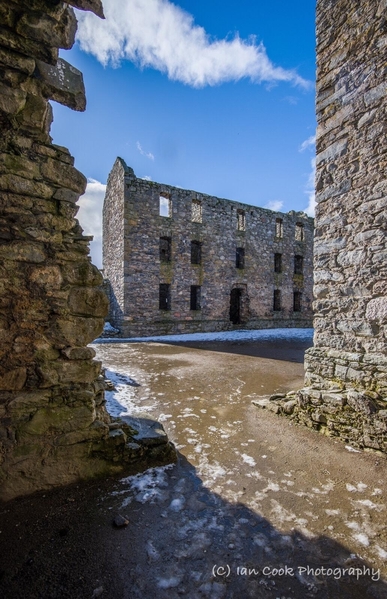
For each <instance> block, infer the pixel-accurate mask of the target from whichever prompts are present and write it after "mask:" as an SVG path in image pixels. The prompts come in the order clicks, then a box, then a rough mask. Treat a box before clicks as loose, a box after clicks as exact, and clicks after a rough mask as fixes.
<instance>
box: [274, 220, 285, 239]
mask: <svg viewBox="0 0 387 599" xmlns="http://www.w3.org/2000/svg"><path fill="white" fill-rule="evenodd" d="M275 236H276V237H278V238H279V239H282V238H283V236H284V223H283V220H282V218H276V219H275Z"/></svg>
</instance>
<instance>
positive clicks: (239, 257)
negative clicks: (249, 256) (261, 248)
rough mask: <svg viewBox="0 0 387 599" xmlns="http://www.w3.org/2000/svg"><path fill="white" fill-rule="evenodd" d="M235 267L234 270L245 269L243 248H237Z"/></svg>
mask: <svg viewBox="0 0 387 599" xmlns="http://www.w3.org/2000/svg"><path fill="white" fill-rule="evenodd" d="M235 266H236V268H244V267H245V248H237V249H236V254H235Z"/></svg>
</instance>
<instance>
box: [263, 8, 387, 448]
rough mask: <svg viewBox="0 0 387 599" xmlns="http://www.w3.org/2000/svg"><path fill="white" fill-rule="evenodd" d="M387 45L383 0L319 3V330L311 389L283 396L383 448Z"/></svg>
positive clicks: (300, 412)
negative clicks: (288, 396) (296, 395)
mask: <svg viewBox="0 0 387 599" xmlns="http://www.w3.org/2000/svg"><path fill="white" fill-rule="evenodd" d="M386 51H387V2H386V0H318V4H317V121H318V129H317V159H316V164H317V174H316V196H317V208H316V223H315V224H316V231H315V246H314V269H315V274H314V295H315V302H314V310H315V318H314V327H315V337H314V347H313V348H312V349H310V350H308V352H307V354H306V381H305V382H306V385H307V387H306V388H305V389H303V390H302V391H301V392H299V394H298V399H297V402H298V403H297V402H296V403H294V402H293V405H291V404H292V401H293V400H292V398H291V397H290V398H287V400H286V401H285V403H287V407H285V411H286V410H287V411H288V412H290V413H292V414H293V418H295V419H296V420H299V421H302V422H306V423H307V424H308V425H309V426H313V427H314V428H317V429H320V430H322V431H323V432H325V433H327V434H329V435H333V436H339V437H340V438H342V439H343V440H344V441H347V442H350V443H351V444H352V445H355V446H358V447H364V448H371V449H375V450H382V451H387V434H386V433H387V236H386V222H387V178H386V176H387V170H386V167H387V160H386V149H387V136H386V128H387V114H386V107H387V99H386V98H387V95H386V92H387V82H386V78H387V73H386ZM288 402H290V404H289V403H288ZM274 409H277V408H275V407H274ZM281 409H282V408H281Z"/></svg>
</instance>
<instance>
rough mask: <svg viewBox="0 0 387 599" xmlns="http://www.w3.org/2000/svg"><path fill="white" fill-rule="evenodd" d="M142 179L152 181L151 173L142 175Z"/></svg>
mask: <svg viewBox="0 0 387 599" xmlns="http://www.w3.org/2000/svg"><path fill="white" fill-rule="evenodd" d="M141 179H143V181H152V177H150V176H149V175H145V177H141Z"/></svg>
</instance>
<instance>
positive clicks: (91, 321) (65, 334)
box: [54, 316, 104, 346]
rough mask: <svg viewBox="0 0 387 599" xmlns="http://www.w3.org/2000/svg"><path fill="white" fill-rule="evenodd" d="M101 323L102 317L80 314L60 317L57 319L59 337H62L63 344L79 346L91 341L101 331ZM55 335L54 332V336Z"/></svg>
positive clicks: (102, 323)
mask: <svg viewBox="0 0 387 599" xmlns="http://www.w3.org/2000/svg"><path fill="white" fill-rule="evenodd" d="M103 325H104V319H103V318H92V317H91V318H83V317H81V316H71V317H69V318H68V319H66V320H65V319H62V318H60V319H58V321H57V327H58V332H59V333H60V335H59V339H61V338H62V343H63V344H64V345H65V346H68V345H79V346H81V345H87V344H88V343H91V341H94V339H96V338H97V337H98V335H99V334H100V333H101V332H102V329H103ZM55 336H56V335H55V333H54V338H55ZM59 339H58V341H59ZM59 342H60V341H59Z"/></svg>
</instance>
